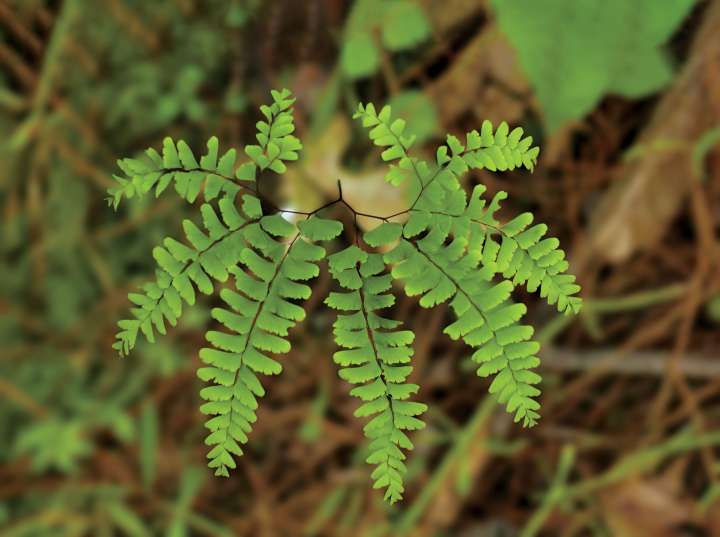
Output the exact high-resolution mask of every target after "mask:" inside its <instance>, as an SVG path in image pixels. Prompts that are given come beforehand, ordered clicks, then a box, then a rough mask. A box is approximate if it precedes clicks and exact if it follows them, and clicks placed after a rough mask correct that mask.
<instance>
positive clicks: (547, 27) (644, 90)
mask: <svg viewBox="0 0 720 537" xmlns="http://www.w3.org/2000/svg"><path fill="white" fill-rule="evenodd" d="M694 3H695V0H678V1H676V2H669V3H668V4H667V5H665V6H664V7H663V9H657V3H656V2H655V1H654V0H636V1H633V2H627V1H625V0H609V1H607V2H595V1H594V0H575V1H573V2H567V1H565V0H494V2H493V5H494V7H495V12H496V14H497V19H498V23H499V26H500V28H501V30H502V31H503V32H504V33H505V34H506V35H507V36H508V38H509V39H510V41H511V43H512V44H513V46H514V47H515V49H516V50H517V53H518V58H519V60H520V64H521V65H522V68H523V69H524V71H525V73H526V74H527V76H528V78H529V79H530V82H531V83H532V85H533V87H534V88H535V92H536V94H537V97H538V99H539V101H540V104H541V106H542V110H543V112H544V114H545V120H546V123H547V126H548V128H549V130H550V131H554V130H556V129H557V128H558V127H560V126H561V125H562V124H563V123H565V122H566V121H569V120H573V119H577V118H580V117H582V116H584V115H585V114H586V113H588V112H589V111H590V110H591V109H592V108H593V106H595V104H596V103H597V102H598V101H599V100H600V99H601V98H602V97H603V95H605V94H606V93H617V94H620V95H625V96H628V97H632V98H636V97H642V96H645V95H648V94H650V93H653V92H655V91H657V90H659V89H660V88H662V87H663V86H665V85H666V84H667V83H668V82H669V81H670V80H671V78H672V68H671V65H670V62H669V61H668V59H667V57H666V54H665V52H664V51H663V49H662V48H661V45H662V44H663V43H665V41H667V39H668V38H669V37H670V35H671V34H672V33H673V31H674V30H675V29H676V28H677V27H678V25H679V24H680V23H681V22H682V21H683V19H684V18H685V16H686V15H687V13H688V11H689V10H690V8H691V7H692V6H693V4H694Z"/></svg>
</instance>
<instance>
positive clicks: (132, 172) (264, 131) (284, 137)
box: [108, 89, 302, 209]
mask: <svg viewBox="0 0 720 537" xmlns="http://www.w3.org/2000/svg"><path fill="white" fill-rule="evenodd" d="M272 98H273V103H272V104H271V105H270V106H267V105H263V106H261V107H260V110H261V112H262V113H263V115H264V116H265V118H266V120H267V121H259V122H258V123H257V128H258V132H257V134H256V137H257V140H258V143H259V145H248V146H246V147H245V153H246V154H247V156H248V157H249V158H250V160H249V161H248V162H245V163H244V164H242V165H241V166H239V167H238V168H237V170H236V169H235V168H236V164H235V162H236V160H237V151H236V150H235V149H229V150H228V151H227V152H226V153H225V154H224V155H223V156H222V157H220V158H219V159H218V139H217V138H216V137H215V136H213V137H212V138H210V140H208V142H207V153H206V154H205V155H204V156H202V157H201V158H200V160H199V162H198V160H197V159H196V157H195V155H194V154H193V152H192V150H191V149H190V147H189V146H188V145H187V143H185V141H184V140H179V141H177V142H175V141H174V140H173V139H172V138H169V137H167V138H165V139H164V140H163V147H162V154H161V153H158V152H157V151H156V150H155V149H152V148H150V149H148V150H147V151H146V158H145V159H131V158H125V159H121V160H118V166H119V167H120V169H121V170H122V171H123V172H124V174H125V177H121V176H114V179H115V181H116V182H117V183H118V184H117V186H114V187H111V188H109V189H108V194H109V195H110V197H109V198H108V202H109V204H111V205H112V206H113V207H114V208H115V209H117V207H118V205H119V204H120V201H121V200H122V199H123V198H132V197H133V196H135V195H138V196H142V195H144V194H146V193H147V192H149V191H150V190H151V189H152V188H153V187H154V188H155V197H158V196H159V195H160V194H161V193H162V192H163V191H164V190H165V189H166V188H167V187H168V186H169V185H170V183H171V182H173V181H174V182H175V190H176V191H177V193H178V194H180V196H181V197H182V198H183V199H185V200H186V201H188V202H190V203H192V202H194V201H195V200H196V199H197V197H198V195H199V194H200V192H201V191H204V198H205V201H210V200H212V199H214V198H216V197H217V196H218V195H219V194H220V193H221V192H224V193H225V194H226V195H228V196H234V195H235V194H237V193H238V192H239V191H240V189H241V188H242V185H241V184H240V183H238V182H237V181H250V182H252V181H255V178H256V175H257V171H258V169H259V170H260V171H264V170H266V169H270V170H272V171H274V172H276V173H283V172H285V170H286V166H285V162H288V161H293V160H297V158H298V154H297V152H298V151H299V150H300V149H302V144H301V143H300V140H298V139H297V138H296V137H295V136H293V135H292V133H293V132H294V130H295V125H294V124H293V115H292V104H293V102H294V101H295V99H294V98H293V97H292V96H291V93H290V91H289V90H287V89H284V90H282V91H274V90H273V91H272ZM203 189H204V190H203Z"/></svg>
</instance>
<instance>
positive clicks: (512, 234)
mask: <svg viewBox="0 0 720 537" xmlns="http://www.w3.org/2000/svg"><path fill="white" fill-rule="evenodd" d="M272 99H273V102H272V104H270V105H269V106H263V107H261V112H262V114H263V116H264V120H262V121H259V122H258V123H257V131H258V132H257V134H256V138H257V144H254V145H248V146H246V147H245V154H246V155H247V157H248V160H247V162H245V163H243V164H242V165H240V166H239V167H238V166H236V152H235V150H230V151H228V152H226V153H225V155H224V156H222V157H221V158H218V142H217V139H216V138H211V139H210V141H209V142H208V151H207V153H206V154H205V155H204V156H202V157H201V158H200V159H199V162H198V159H196V157H195V155H194V154H193V153H192V151H191V150H190V148H189V147H188V146H187V144H186V143H185V142H183V141H182V140H181V141H178V142H175V141H173V140H172V139H170V138H166V139H165V141H164V143H163V149H162V153H158V152H157V151H155V150H153V149H149V150H148V151H147V159H146V160H139V159H137V160H136V159H124V160H121V161H120V162H119V165H120V168H121V169H122V170H123V172H124V173H125V176H124V177H117V178H116V179H117V181H118V185H117V186H116V187H114V188H112V189H110V190H109V192H110V195H111V198H110V202H111V204H112V205H114V206H115V207H116V208H117V206H118V203H119V202H120V200H121V199H122V198H123V197H128V198H129V197H132V196H134V195H141V194H145V193H147V192H149V191H150V190H151V189H153V188H154V189H155V194H156V196H157V195H159V194H160V193H161V192H162V191H163V190H165V189H166V188H167V187H168V186H169V185H170V184H171V183H174V186H175V190H177V192H178V193H179V194H180V195H181V196H182V197H183V198H184V199H186V200H187V201H189V202H193V201H195V200H196V199H197V198H198V196H199V195H200V193H201V192H203V193H204V198H205V203H204V204H203V205H202V206H201V207H200V212H201V214H202V217H203V228H204V229H203V230H201V229H200V228H199V227H198V226H197V225H195V224H193V223H192V222H191V221H189V220H186V221H185V222H184V224H183V227H184V231H185V235H186V238H187V243H181V242H179V241H177V240H175V239H171V238H166V239H165V240H164V242H163V244H162V245H161V246H158V247H156V248H155V249H154V250H153V256H154V257H155V259H156V261H157V265H158V267H157V270H156V279H155V281H153V282H151V283H148V284H146V285H145V286H144V288H143V289H144V292H143V293H130V295H129V298H130V300H131V301H132V302H133V303H134V304H135V305H136V306H137V307H135V308H133V309H132V310H131V313H132V318H130V319H126V320H123V321H120V322H119V323H118V325H119V327H120V331H119V333H118V335H117V336H116V341H115V343H114V345H113V347H114V348H115V349H117V350H118V351H119V352H120V354H127V353H128V352H130V350H131V349H132V348H133V347H134V346H135V343H136V340H137V336H138V333H142V334H143V335H144V336H145V337H146V338H147V339H148V341H150V342H153V341H154V338H155V336H156V332H157V333H160V334H165V333H166V326H165V322H166V321H167V322H169V323H170V324H171V325H175V324H176V323H177V320H178V318H179V317H180V316H181V315H182V307H183V302H186V303H188V304H193V303H194V302H195V300H196V292H201V293H205V294H210V293H212V292H213V290H214V283H213V281H217V282H221V283H222V282H225V281H226V280H227V279H228V276H229V275H233V276H234V280H235V290H231V289H230V288H223V289H222V290H221V291H220V299H221V300H222V302H223V306H222V307H217V308H214V309H212V311H211V314H212V317H213V318H214V319H215V321H217V322H218V323H219V325H220V327H221V328H220V329H218V330H209V331H208V332H207V333H206V336H205V337H206V339H207V341H208V345H207V346H206V347H205V348H203V349H201V351H200V359H201V361H202V362H203V363H204V365H203V367H201V368H200V369H199V370H198V373H197V374H198V376H199V377H200V379H201V380H203V381H205V382H206V383H207V386H205V387H204V388H203V389H202V390H201V392H200V396H201V397H202V399H204V401H205V402H204V403H203V404H202V406H201V411H202V412H203V413H204V414H206V415H207V416H208V418H207V421H206V424H205V425H206V427H207V429H208V430H209V433H208V436H207V438H206V440H205V443H206V444H207V445H208V446H210V449H209V453H208V459H209V462H208V465H209V466H210V467H211V468H213V469H214V471H215V474H216V475H219V476H228V475H229V470H231V469H233V468H235V467H236V460H235V456H239V455H242V453H243V450H242V447H241V446H242V445H243V444H245V443H246V442H247V441H248V435H249V433H250V432H251V429H252V424H253V423H254V422H255V421H256V419H257V416H256V410H257V408H258V399H259V398H260V397H262V396H264V395H265V389H264V387H263V385H262V382H261V380H260V378H259V377H260V374H264V375H275V374H278V373H280V371H281V369H282V366H281V365H280V363H279V362H278V361H277V357H278V355H282V354H286V353H288V352H289V351H290V348H291V343H290V341H289V339H288V337H289V332H290V330H291V329H292V328H293V327H294V326H295V325H296V324H297V323H298V322H300V321H302V320H303V319H304V318H305V315H306V314H305V310H304V309H303V308H302V307H301V306H300V305H299V304H298V302H299V301H302V300H306V299H307V298H309V297H310V294H311V288H310V286H309V285H308V282H309V280H311V279H313V278H315V277H316V276H317V275H318V273H319V267H318V263H319V262H320V261H321V260H322V259H323V258H325V256H326V251H325V248H323V247H322V246H320V245H319V244H318V243H320V242H323V241H332V240H334V239H335V238H336V237H338V235H339V234H340V233H341V232H342V230H343V225H342V223H341V222H339V221H335V220H328V219H323V218H320V217H319V216H318V213H319V212H320V211H322V210H324V209H327V208H329V207H330V206H333V205H336V206H338V207H340V206H342V207H344V208H345V209H346V210H349V211H350V212H351V213H352V216H353V217H354V219H355V226H356V234H355V244H354V245H352V246H350V247H348V248H345V249H344V250H341V251H340V252H337V253H334V254H332V255H330V256H329V257H328V266H329V270H330V273H331V275H332V276H333V278H334V279H335V280H336V281H337V283H338V285H339V287H340V288H341V290H340V291H336V292H332V293H330V295H329V296H328V297H327V299H326V300H325V303H326V304H327V305H328V306H329V307H331V308H333V309H335V310H338V315H337V319H336V321H335V323H334V324H333V333H334V337H335V341H336V342H337V344H338V346H339V347H341V350H338V351H337V352H335V353H334V361H335V362H336V363H337V364H338V365H339V366H340V371H339V376H340V377H341V378H342V379H344V380H346V381H347V382H349V383H350V384H354V385H355V386H354V387H353V388H352V390H351V392H350V393H351V395H353V396H356V397H358V398H360V399H361V401H362V403H361V404H360V406H359V407H358V408H357V410H356V411H355V415H356V416H357V417H369V418H370V419H369V421H368V422H367V423H366V424H365V426H364V428H363V431H364V433H365V436H366V437H367V438H368V439H369V440H370V442H369V455H368V457H367V462H368V463H370V464H372V465H375V469H374V471H373V472H372V479H373V481H374V487H375V488H383V489H385V499H386V500H388V501H389V502H390V503H394V502H396V501H398V500H400V499H401V498H402V495H403V492H404V485H403V478H404V475H405V473H406V467H405V464H404V462H403V461H404V460H405V457H406V451H407V450H410V449H412V448H413V445H412V443H411V442H410V439H409V438H408V435H407V431H409V430H415V429H420V428H422V427H424V426H425V424H424V422H423V421H422V420H421V419H420V416H421V415H422V414H423V413H424V412H425V410H426V408H427V407H426V406H425V405H424V404H422V403H418V402H412V401H410V400H409V399H410V397H411V396H412V395H414V394H415V393H417V391H418V386H417V385H415V384H412V383H408V382H407V378H408V376H409V375H410V373H411V371H412V367H411V366H410V361H411V357H412V355H413V348H412V343H413V340H414V335H413V333H412V332H411V331H409V330H403V329H401V323H400V322H399V321H396V320H392V319H389V318H386V317H383V316H381V315H380V313H379V312H380V311H381V310H383V309H386V308H389V307H392V306H393V305H394V303H395V296H394V295H393V294H392V292H391V287H392V282H393V280H394V279H398V280H401V281H402V282H403V283H404V291H405V293H406V294H407V295H408V296H418V297H419V303H420V305H421V306H422V307H425V308H430V307H434V306H437V305H440V304H444V303H449V304H450V307H451V309H452V310H453V312H454V314H455V317H456V319H455V320H454V321H452V322H450V323H449V324H448V325H447V326H446V327H445V328H444V332H445V333H446V334H448V335H449V336H450V337H451V338H453V339H462V340H463V341H464V342H465V343H466V344H467V345H469V346H470V347H472V348H473V349H474V351H473V354H472V359H473V360H474V361H475V362H476V363H477V365H478V370H477V373H478V375H480V376H483V377H491V376H492V377H493V379H492V382H491V384H490V393H492V394H494V395H495V396H496V397H497V399H498V400H499V402H500V403H502V404H504V405H505V406H506V408H507V410H508V412H510V413H511V414H513V415H514V418H515V421H522V422H523V424H524V425H525V426H532V425H534V424H535V423H536V422H537V420H538V418H539V414H538V410H539V407H540V405H539V403H538V401H537V397H538V396H539V395H540V391H539V390H538V388H537V384H538V383H539V382H540V376H539V375H538V374H537V373H535V372H534V371H532V370H533V369H534V368H536V367H537V365H538V364H539V360H538V358H537V356H536V354H537V352H538V349H539V345H538V343H537V342H535V341H533V340H532V337H533V329H532V327H530V326H526V325H523V324H521V322H520V319H521V317H522V316H523V315H524V314H525V312H526V307H525V306H524V305H523V304H515V303H513V302H512V300H511V298H510V296H511V293H512V291H513V289H514V287H515V286H517V285H521V284H524V285H525V286H526V287H527V289H528V290H529V291H531V292H534V291H539V293H540V296H541V297H543V298H545V299H546V300H547V302H548V303H549V304H551V305H555V306H556V307H557V309H558V310H559V311H561V312H565V313H577V311H578V310H579V309H580V307H581V300H580V298H579V297H578V296H576V295H577V293H578V292H579V290H580V287H579V286H578V285H577V284H576V283H575V278H574V276H572V275H570V274H567V273H566V271H567V269H568V262H567V260H566V259H565V253H564V252H563V251H562V250H560V249H559V243H558V241H557V239H554V238H544V237H545V234H546V233H547V226H545V225H544V224H535V225H532V224H533V217H532V215H531V214H530V213H523V214H521V215H519V216H517V217H516V218H514V219H512V220H510V221H508V222H505V223H503V222H500V221H499V220H498V218H497V217H496V213H497V212H498V210H499V209H500V203H501V202H502V200H504V199H505V198H506V194H505V193H504V192H499V193H498V194H496V195H495V196H494V197H493V198H492V200H490V201H489V202H488V201H487V200H485V199H484V198H483V194H484V192H485V187H484V186H482V185H478V186H476V187H475V188H474V189H473V191H472V194H471V195H470V196H469V197H468V195H467V194H466V192H465V190H464V188H463V187H462V183H461V178H462V175H463V174H465V173H466V172H467V171H468V170H470V169H488V170H490V171H498V170H499V171H504V170H512V169H515V168H517V167H521V166H522V167H525V168H527V169H528V170H530V171H532V170H533V168H534V166H535V163H536V160H537V156H538V151H539V150H538V148H537V147H532V138H531V137H529V136H527V137H523V131H522V129H520V128H515V129H513V130H512V131H510V128H509V127H508V125H507V123H501V124H500V125H499V126H498V127H497V129H494V128H493V126H492V124H491V123H490V122H488V121H485V122H483V124H482V128H481V131H480V132H477V131H472V132H470V133H468V134H467V135H466V136H465V143H462V142H461V141H460V140H459V139H458V138H456V137H454V136H448V137H447V139H446V143H445V144H444V145H442V146H441V147H439V148H438V149H437V151H436V153H435V158H434V160H433V161H432V162H427V161H425V160H423V159H419V158H416V157H414V156H412V155H411V154H410V149H411V147H412V145H413V143H414V140H415V138H414V136H408V135H407V134H406V132H405V131H406V123H405V121H404V120H402V119H398V118H393V117H392V112H391V109H390V107H389V106H385V107H383V108H382V109H381V110H380V112H379V113H378V112H377V111H376V109H375V107H374V106H373V105H372V104H368V105H359V107H358V110H357V112H356V113H355V115H354V117H355V118H359V119H361V120H362V124H363V126H365V127H367V128H369V129H370V131H369V137H370V139H371V140H372V141H373V143H374V144H375V145H377V146H379V147H382V148H383V151H382V159H383V160H384V161H385V162H387V163H388V164H389V171H388V173H387V175H386V176H385V179H386V180H387V181H388V182H390V183H392V184H394V185H398V184H400V183H402V182H403V181H406V180H408V178H410V179H412V181H411V183H410V184H409V185H408V187H409V191H410V195H411V196H412V197H411V199H413V200H414V201H413V202H412V203H411V204H410V206H409V207H408V208H407V209H406V210H405V211H402V212H398V213H396V214H394V215H390V216H382V215H372V214H367V213H360V212H358V211H356V210H355V209H354V208H353V207H352V205H351V204H350V203H349V202H348V201H347V200H345V199H344V198H343V195H342V188H341V185H340V183H339V184H338V198H337V199H336V200H334V201H331V202H329V203H326V204H324V205H322V206H321V207H319V208H317V209H315V210H314V211H310V212H301V211H295V210H289V209H288V210H285V209H279V208H278V207H277V206H275V205H274V203H273V202H272V201H271V200H269V199H267V198H265V197H263V196H262V194H261V192H260V184H259V183H258V182H259V181H261V180H262V176H261V175H258V172H264V171H266V170H270V171H273V172H275V173H283V172H284V171H285V170H286V163H287V162H290V161H293V160H296V159H297V151H298V150H299V149H300V148H301V144H300V142H299V140H298V139H297V138H295V136H294V135H293V132H294V130H295V127H294V124H293V119H292V104H293V102H294V99H293V98H292V96H291V95H290V92H289V91H288V90H283V91H280V92H277V91H273V92H272ZM253 182H255V185H253ZM243 190H244V192H243ZM241 193H242V196H241V195H240V194H241ZM216 198H219V200H218V201H217V202H212V200H214V199H216ZM211 202H212V203H211ZM236 203H237V204H240V206H241V207H240V208H239V207H238V206H237V205H236ZM283 211H287V212H292V213H295V214H302V215H305V219H303V220H300V221H299V222H298V223H297V224H294V223H291V222H289V221H287V220H285V219H284V218H283V217H282V216H281V215H282V214H283ZM403 215H404V216H406V219H405V221H403V222H399V221H395V220H394V219H396V218H398V217H401V216H403ZM358 216H363V217H369V218H375V219H377V220H380V221H382V223H381V224H380V225H379V226H377V227H375V228H374V229H371V230H369V231H367V232H365V233H364V234H363V235H362V240H360V234H359V232H358V229H357V218H358ZM360 245H363V248H364V247H365V245H366V246H368V247H370V248H371V249H374V248H376V249H380V250H381V251H382V252H385V253H377V251H366V250H364V249H362V248H360ZM388 271H389V272H388ZM403 450H405V451H403Z"/></svg>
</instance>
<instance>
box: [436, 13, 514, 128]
mask: <svg viewBox="0 0 720 537" xmlns="http://www.w3.org/2000/svg"><path fill="white" fill-rule="evenodd" d="M488 81H491V82H492V81H497V82H500V83H501V86H500V87H498V86H497V85H495V84H493V83H488ZM501 88H502V89H501ZM508 89H509V90H510V92H508V91H507V90H508ZM527 92H528V85H527V81H526V79H525V76H524V75H523V74H522V72H521V71H520V69H519V68H518V65H517V62H516V60H515V52H514V50H513V49H512V47H511V46H510V44H509V43H508V42H507V40H506V39H505V38H504V37H503V35H502V34H501V33H500V32H499V31H498V30H497V29H496V28H495V27H494V26H488V27H486V28H485V29H484V30H483V31H481V32H479V33H478V34H477V35H476V36H475V37H474V38H473V39H472V40H471V41H470V42H469V43H468V44H467V45H466V46H465V48H464V49H463V50H462V51H461V52H460V54H459V55H458V56H457V57H456V58H455V59H454V61H453V64H452V65H451V66H450V67H449V68H448V69H447V71H446V72H445V73H443V75H442V76H441V77H440V78H439V79H438V80H436V81H435V82H433V83H432V84H431V85H430V86H429V89H428V94H429V95H430V96H431V98H432V99H433V101H434V102H435V103H436V104H437V107H438V111H439V115H440V117H441V118H442V121H443V122H445V123H446V124H450V123H453V122H454V121H455V120H456V119H458V118H459V117H460V116H461V115H462V114H464V113H465V112H467V111H468V110H473V111H475V112H476V114H478V115H480V117H481V118H482V119H489V120H490V121H492V122H494V123H499V122H500V121H507V122H509V123H512V122H513V121H516V120H517V119H518V118H519V117H520V115H521V114H522V112H523V108H524V105H523V103H522V101H521V100H518V99H517V97H515V96H514V95H512V94H515V95H518V94H525V93H527ZM511 93H512V94H511Z"/></svg>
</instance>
